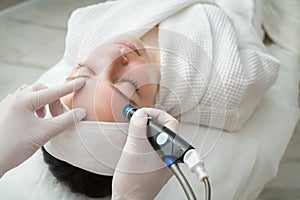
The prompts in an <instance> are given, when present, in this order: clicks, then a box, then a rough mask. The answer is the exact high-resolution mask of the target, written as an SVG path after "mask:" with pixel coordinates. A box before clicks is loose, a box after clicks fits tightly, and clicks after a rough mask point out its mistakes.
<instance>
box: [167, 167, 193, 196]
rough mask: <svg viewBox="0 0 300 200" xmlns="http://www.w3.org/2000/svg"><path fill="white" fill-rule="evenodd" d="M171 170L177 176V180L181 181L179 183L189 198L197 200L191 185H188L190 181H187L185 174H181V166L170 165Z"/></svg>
mask: <svg viewBox="0 0 300 200" xmlns="http://www.w3.org/2000/svg"><path fill="white" fill-rule="evenodd" d="M170 169H171V170H172V172H173V173H174V174H175V176H176V178H177V180H178V181H179V183H180V184H181V186H182V188H183V190H184V192H185V194H186V196H187V198H188V199H189V200H196V197H195V194H194V192H193V190H192V188H191V186H190V184H189V183H188V181H187V180H186V178H185V176H184V175H183V173H182V172H181V170H180V168H179V166H178V164H177V163H174V164H172V165H170Z"/></svg>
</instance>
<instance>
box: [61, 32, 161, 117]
mask: <svg viewBox="0 0 300 200" xmlns="http://www.w3.org/2000/svg"><path fill="white" fill-rule="evenodd" d="M153 54H154V51H153V50H151V51H150V50H147V49H145V47H144V45H143V43H142V42H141V40H140V39H138V38H135V37H133V36H123V37H121V38H119V39H117V40H116V41H114V42H112V43H109V44H106V45H104V46H101V47H98V48H97V49H95V50H94V51H92V52H91V53H89V54H88V55H86V56H84V57H82V58H81V59H80V60H79V61H78V62H77V63H76V65H75V66H74V68H73V70H72V72H71V74H70V76H69V77H68V78H67V81H70V80H73V79H76V78H79V77H83V78H85V79H86V84H85V85H84V87H83V88H82V89H80V90H79V91H77V92H75V93H73V94H70V95H67V96H65V97H64V98H63V101H64V103H65V104H66V105H67V106H68V107H69V108H76V107H81V108H84V109H86V111H87V116H86V120H91V121H106V122H114V121H118V122H121V121H125V119H124V117H123V116H122V109H123V107H124V106H125V105H126V104H128V103H129V104H131V105H133V106H135V107H137V108H140V107H151V106H152V105H153V104H154V103H155V95H156V93H157V90H158V84H159V77H160V74H159V73H160V68H159V63H157V62H156V61H155V60H154V59H153V58H154V56H153Z"/></svg>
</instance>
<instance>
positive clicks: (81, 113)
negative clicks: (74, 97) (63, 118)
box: [74, 108, 86, 122]
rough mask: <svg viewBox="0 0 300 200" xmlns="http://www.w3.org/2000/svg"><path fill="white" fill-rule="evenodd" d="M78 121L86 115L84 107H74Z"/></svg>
mask: <svg viewBox="0 0 300 200" xmlns="http://www.w3.org/2000/svg"><path fill="white" fill-rule="evenodd" d="M74 112H75V117H76V121H77V122H79V121H81V120H82V119H83V118H85V116H86V111H85V110H84V109H82V108H76V109H74Z"/></svg>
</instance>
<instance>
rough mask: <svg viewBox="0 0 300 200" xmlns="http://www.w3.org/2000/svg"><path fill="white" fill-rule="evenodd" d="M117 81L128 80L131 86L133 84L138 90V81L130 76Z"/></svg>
mask: <svg viewBox="0 0 300 200" xmlns="http://www.w3.org/2000/svg"><path fill="white" fill-rule="evenodd" d="M119 82H129V83H131V84H132V85H133V86H134V88H135V90H136V91H137V92H138V91H139V89H138V82H137V81H136V80H134V79H130V78H121V79H120V80H119Z"/></svg>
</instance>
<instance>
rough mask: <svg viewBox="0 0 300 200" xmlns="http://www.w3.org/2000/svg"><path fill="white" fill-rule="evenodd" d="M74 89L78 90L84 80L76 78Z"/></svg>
mask: <svg viewBox="0 0 300 200" xmlns="http://www.w3.org/2000/svg"><path fill="white" fill-rule="evenodd" d="M74 82H75V83H74V89H75V90H78V89H79V88H81V87H82V86H83V85H84V83H85V79H84V78H77V79H75V80H74Z"/></svg>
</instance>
